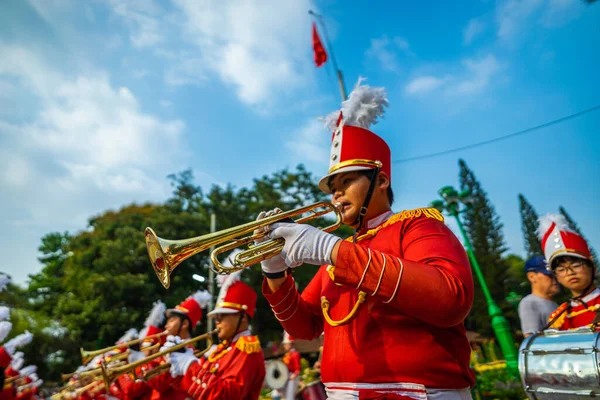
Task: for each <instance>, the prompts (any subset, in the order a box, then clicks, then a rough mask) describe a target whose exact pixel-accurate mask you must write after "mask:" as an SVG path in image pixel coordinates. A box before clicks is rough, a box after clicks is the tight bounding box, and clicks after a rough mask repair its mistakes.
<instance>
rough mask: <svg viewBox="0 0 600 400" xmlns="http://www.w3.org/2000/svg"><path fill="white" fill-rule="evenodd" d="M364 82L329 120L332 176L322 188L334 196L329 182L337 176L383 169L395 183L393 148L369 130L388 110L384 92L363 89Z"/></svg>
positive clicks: (327, 123)
mask: <svg viewBox="0 0 600 400" xmlns="http://www.w3.org/2000/svg"><path fill="white" fill-rule="evenodd" d="M362 80H363V79H362V78H361V79H359V81H358V83H357V84H356V86H355V87H354V90H353V91H352V93H350V96H349V97H348V100H345V101H343V102H342V109H341V110H340V111H336V112H334V113H331V114H330V115H328V116H327V118H326V123H325V125H326V127H328V128H329V129H330V130H331V131H332V132H333V135H332V138H331V151H330V155H329V172H328V174H327V175H326V176H324V177H323V178H321V180H320V181H319V188H320V189H321V190H322V191H323V192H325V193H331V189H330V188H329V179H330V178H331V177H332V176H333V175H336V174H340V173H343V172H350V171H360V170H369V169H373V168H376V167H379V168H380V170H381V172H384V173H385V174H386V175H387V176H388V177H389V178H390V180H391V178H392V172H391V163H392V156H391V151H390V147H389V146H388V144H387V143H386V142H385V140H383V139H382V138H381V137H379V136H377V135H376V134H375V133H373V132H371V131H370V130H369V127H370V125H373V124H376V123H377V119H378V118H379V117H382V116H383V114H384V111H385V110H384V107H387V106H388V101H387V94H386V91H385V89H384V88H374V87H371V86H366V85H365V86H361V85H360V83H361V82H362Z"/></svg>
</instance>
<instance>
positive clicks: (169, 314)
mask: <svg viewBox="0 0 600 400" xmlns="http://www.w3.org/2000/svg"><path fill="white" fill-rule="evenodd" d="M173 315H181V316H183V317H187V314H186V313H184V312H183V311H181V310H178V309H176V308H169V309H167V311H165V317H167V318H171V317H172V316H173Z"/></svg>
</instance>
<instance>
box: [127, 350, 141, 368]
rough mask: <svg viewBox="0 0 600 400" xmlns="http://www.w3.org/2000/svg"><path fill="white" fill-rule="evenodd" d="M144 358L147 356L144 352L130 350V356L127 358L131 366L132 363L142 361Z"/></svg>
mask: <svg viewBox="0 0 600 400" xmlns="http://www.w3.org/2000/svg"><path fill="white" fill-rule="evenodd" d="M144 357H145V356H144V353H143V352H142V351H136V350H131V349H129V355H128V356H127V362H128V363H129V364H131V363H134V362H136V361H139V360H141V359H142V358H144Z"/></svg>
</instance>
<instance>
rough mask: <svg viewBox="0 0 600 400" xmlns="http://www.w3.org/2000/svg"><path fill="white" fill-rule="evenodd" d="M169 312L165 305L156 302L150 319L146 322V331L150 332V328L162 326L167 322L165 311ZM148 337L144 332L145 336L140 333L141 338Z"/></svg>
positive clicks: (149, 315) (158, 301) (149, 316)
mask: <svg viewBox="0 0 600 400" xmlns="http://www.w3.org/2000/svg"><path fill="white" fill-rule="evenodd" d="M166 310H167V306H166V305H165V303H163V302H162V301H160V300H157V301H156V302H154V305H153V306H152V310H151V311H150V314H148V318H146V321H144V326H145V327H146V331H148V328H147V327H148V326H156V327H159V326H161V324H162V323H163V322H164V321H165V311H166ZM143 336H146V333H145V332H144V335H142V334H141V332H140V337H143Z"/></svg>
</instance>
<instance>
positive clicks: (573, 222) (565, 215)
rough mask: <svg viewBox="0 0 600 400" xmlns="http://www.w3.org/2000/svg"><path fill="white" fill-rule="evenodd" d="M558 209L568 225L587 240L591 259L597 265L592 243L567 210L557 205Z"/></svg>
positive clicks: (596, 256)
mask: <svg viewBox="0 0 600 400" xmlns="http://www.w3.org/2000/svg"><path fill="white" fill-rule="evenodd" d="M558 211H560V213H561V214H562V215H563V216H564V217H565V219H566V220H567V222H568V223H569V226H570V227H571V228H572V229H573V230H574V231H575V232H577V233H578V234H579V236H581V237H582V238H583V239H584V240H585V241H586V242H587V244H588V246H589V248H590V253H591V254H592V259H593V260H594V263H595V264H596V266H598V255H597V254H596V250H594V248H593V247H592V244H591V243H590V242H589V241H588V240H587V239H586V237H585V236H584V235H583V233H582V232H581V229H579V225H577V224H576V223H575V221H574V220H573V218H571V216H570V215H569V214H568V213H567V210H565V208H564V207H563V206H560V207H558Z"/></svg>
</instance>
